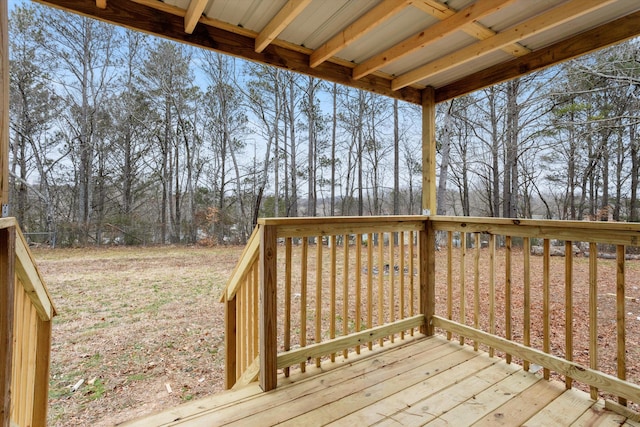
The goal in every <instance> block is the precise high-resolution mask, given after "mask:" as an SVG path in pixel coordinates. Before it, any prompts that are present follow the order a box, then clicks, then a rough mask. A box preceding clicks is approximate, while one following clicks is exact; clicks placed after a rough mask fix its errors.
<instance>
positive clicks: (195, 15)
mask: <svg viewBox="0 0 640 427" xmlns="http://www.w3.org/2000/svg"><path fill="white" fill-rule="evenodd" d="M105 1H106V0H105ZM208 2H209V0H191V1H190V2H189V7H188V8H187V13H186V14H185V16H184V32H185V33H187V34H191V33H193V30H194V28H196V24H197V23H198V21H199V20H200V17H201V16H202V13H203V12H204V8H205V7H207V3H208Z"/></svg>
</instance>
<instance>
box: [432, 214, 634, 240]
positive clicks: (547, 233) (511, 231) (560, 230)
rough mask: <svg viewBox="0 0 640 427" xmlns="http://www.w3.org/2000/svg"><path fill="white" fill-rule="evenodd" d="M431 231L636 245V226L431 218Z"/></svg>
mask: <svg viewBox="0 0 640 427" xmlns="http://www.w3.org/2000/svg"><path fill="white" fill-rule="evenodd" d="M430 220H431V221H432V222H433V228H434V230H441V231H466V232H469V233H471V232H481V233H488V234H498V235H507V236H519V237H534V238H544V239H560V240H569V241H585V242H595V243H607V244H616V245H631V246H637V245H640V223H630V222H606V221H560V220H534V219H513V218H480V217H452V216H435V217H431V218H430Z"/></svg>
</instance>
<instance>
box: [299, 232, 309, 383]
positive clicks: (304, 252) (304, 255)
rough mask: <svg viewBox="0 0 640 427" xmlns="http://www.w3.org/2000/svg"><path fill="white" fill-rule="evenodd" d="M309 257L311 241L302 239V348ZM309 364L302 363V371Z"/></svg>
mask: <svg viewBox="0 0 640 427" xmlns="http://www.w3.org/2000/svg"><path fill="white" fill-rule="evenodd" d="M308 257H309V240H308V239H307V238H306V237H303V238H302V254H301V255H300V347H306V346H307V284H308V282H307V272H308V265H307V260H308ZM306 369H307V362H301V363H300V370H301V371H302V372H306Z"/></svg>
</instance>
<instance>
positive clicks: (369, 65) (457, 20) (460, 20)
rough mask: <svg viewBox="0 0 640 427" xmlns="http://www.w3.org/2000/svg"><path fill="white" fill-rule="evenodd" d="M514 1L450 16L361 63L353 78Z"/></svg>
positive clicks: (492, 1)
mask: <svg viewBox="0 0 640 427" xmlns="http://www.w3.org/2000/svg"><path fill="white" fill-rule="evenodd" d="M514 1H515V0H478V1H477V2H476V3H473V4H471V5H469V6H467V7H466V8H464V9H462V10H460V11H459V12H456V13H454V14H453V15H450V16H449V17H448V18H446V19H444V20H441V21H440V22H438V23H437V24H434V25H432V26H430V27H428V28H425V29H424V30H422V31H421V32H419V33H418V34H415V35H413V36H411V37H409V38H407V39H405V40H403V41H402V42H400V43H398V44H397V45H395V46H392V47H391V48H389V49H387V50H385V51H384V52H381V53H379V54H377V55H374V56H373V57H371V58H369V59H367V60H366V61H364V62H362V63H360V64H359V65H357V66H356V67H355V68H354V69H353V78H354V79H359V78H362V77H364V76H366V75H368V74H370V73H373V72H374V71H377V70H379V69H380V68H382V67H384V66H385V65H388V64H390V63H392V62H394V61H397V60H398V59H400V58H402V57H404V56H406V55H409V54H410V53H412V52H415V51H417V50H419V49H422V48H424V47H426V46H428V45H430V44H431V43H435V42H436V41H438V40H441V39H442V38H444V37H446V36H447V35H449V34H451V33H453V32H455V31H458V30H460V27H461V26H465V25H468V24H471V23H474V22H475V21H476V20H478V19H480V18H482V17H483V16H486V15H488V14H491V13H493V12H495V11H497V10H499V9H501V8H503V7H505V6H507V5H509V4H510V3H513V2H514Z"/></svg>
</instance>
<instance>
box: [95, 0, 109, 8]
mask: <svg viewBox="0 0 640 427" xmlns="http://www.w3.org/2000/svg"><path fill="white" fill-rule="evenodd" d="M96 7H97V8H98V9H106V8H107V0H96Z"/></svg>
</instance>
